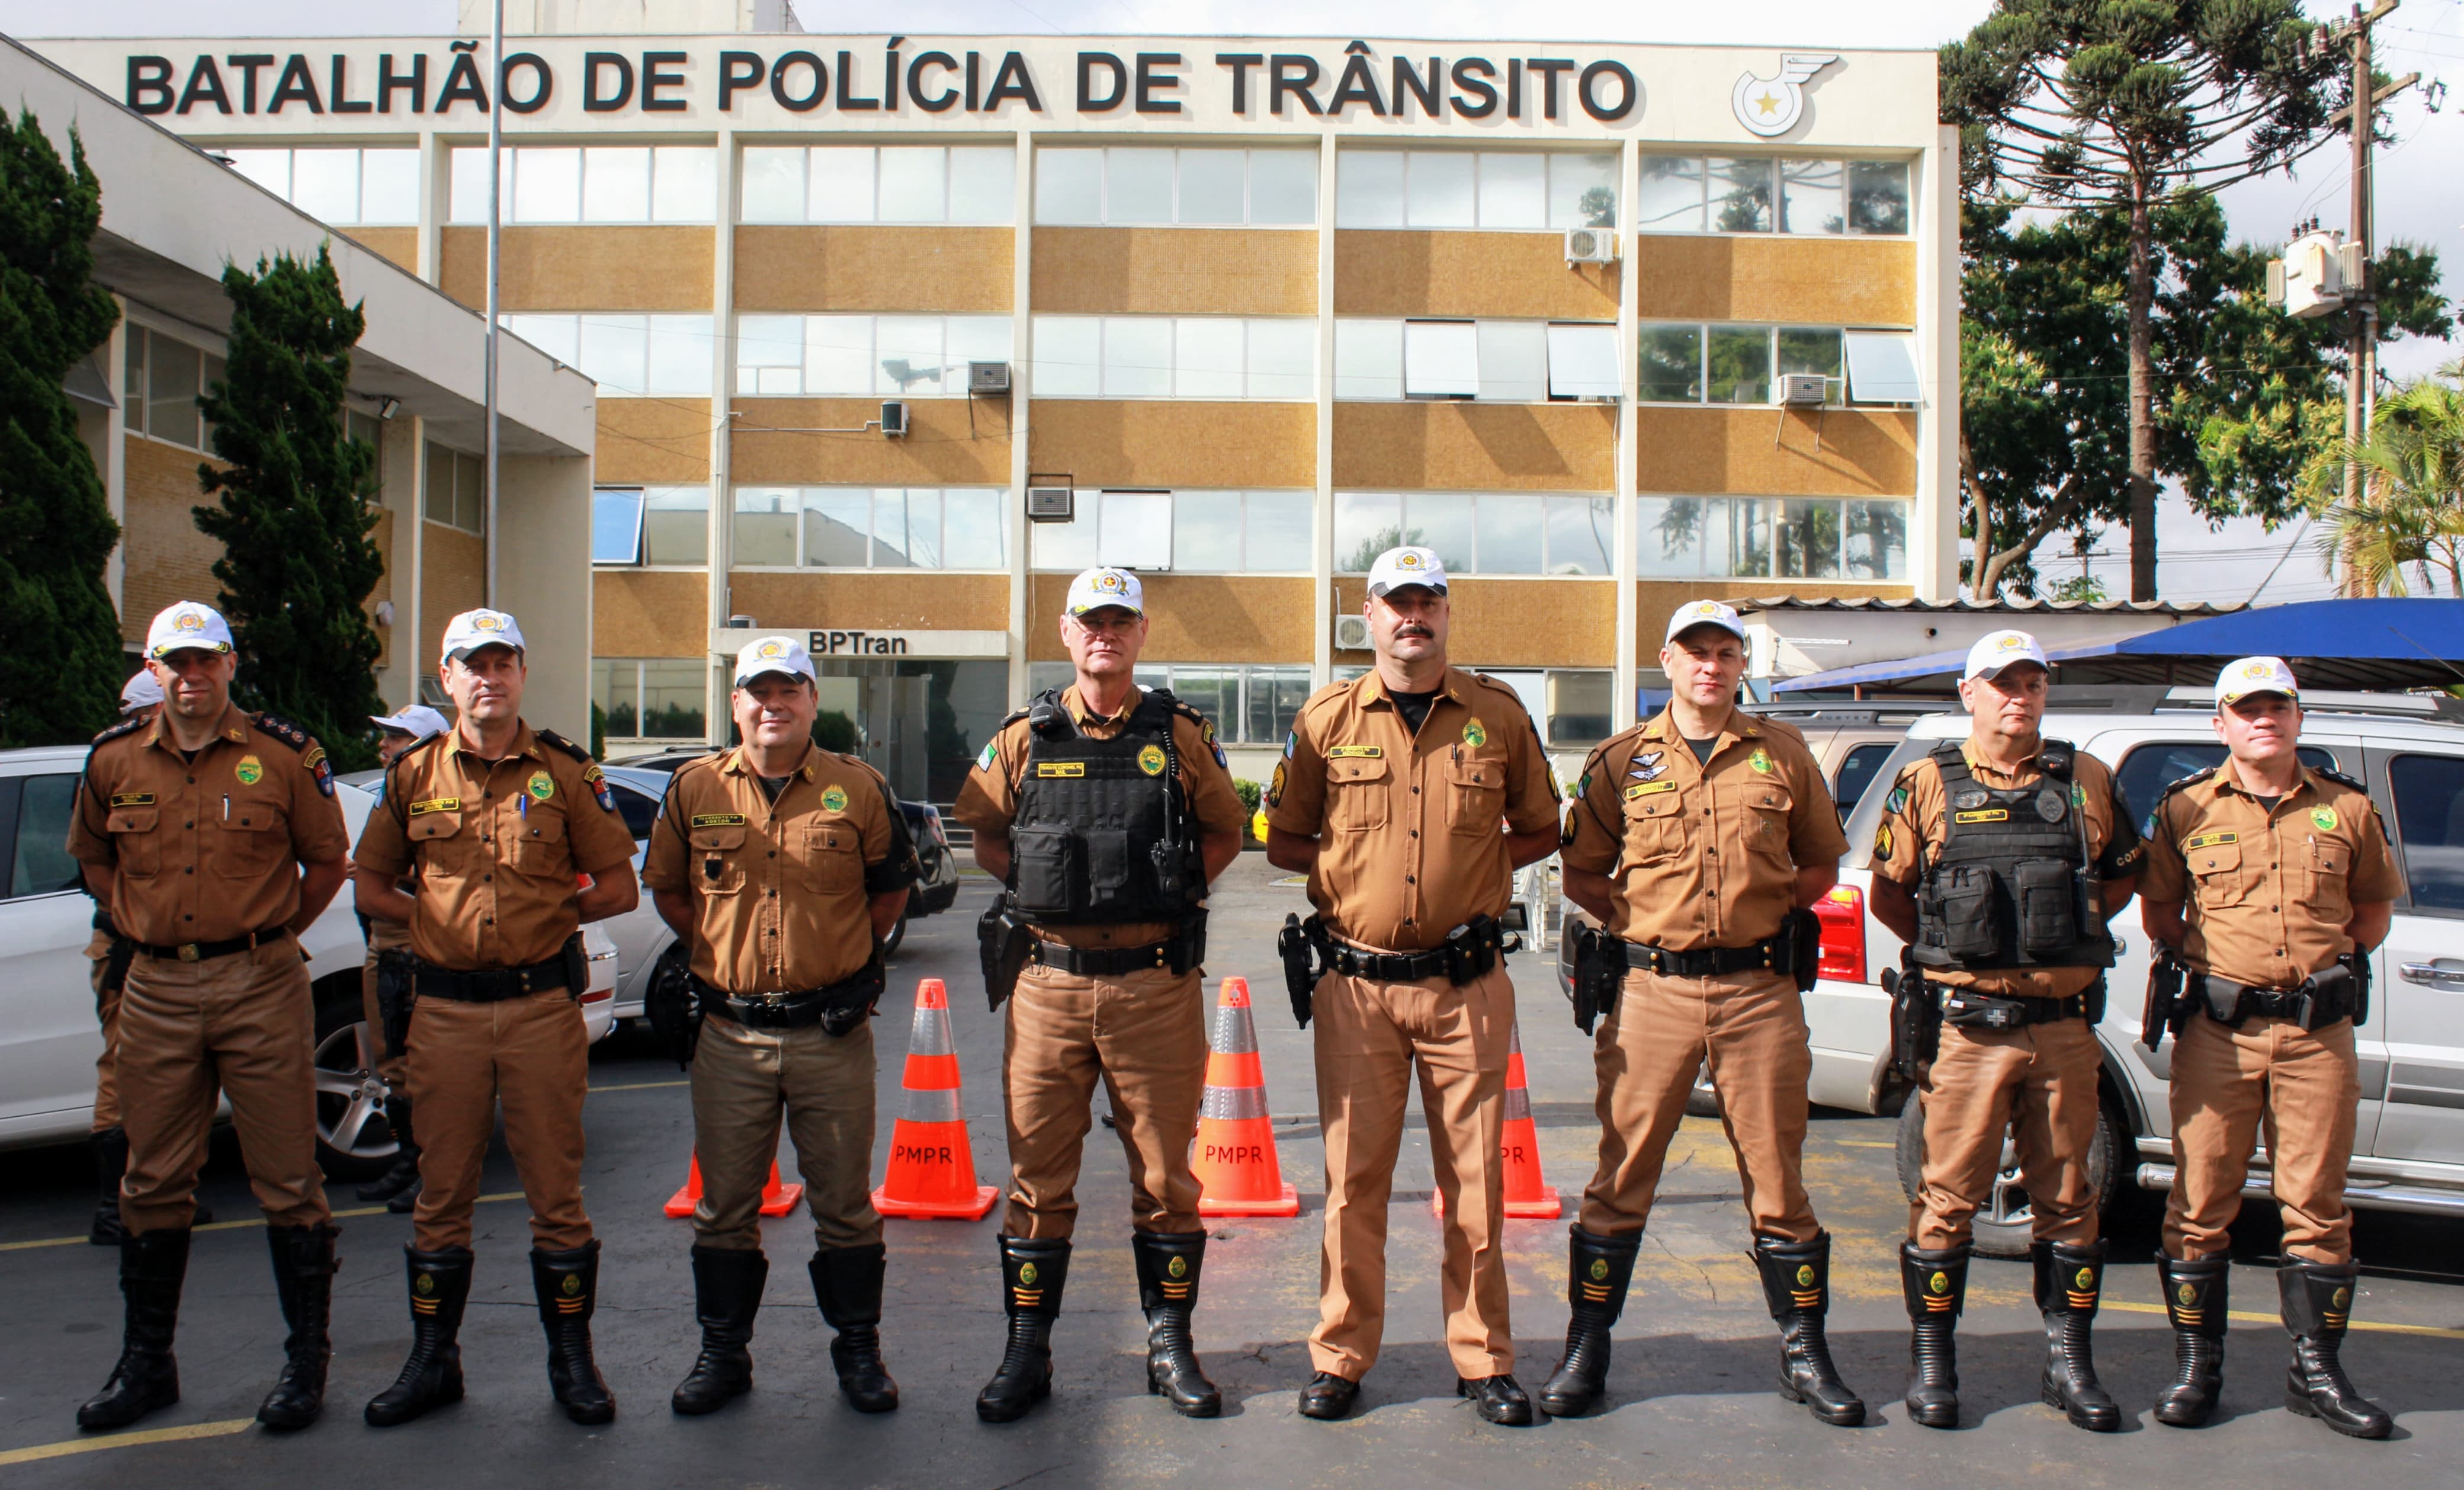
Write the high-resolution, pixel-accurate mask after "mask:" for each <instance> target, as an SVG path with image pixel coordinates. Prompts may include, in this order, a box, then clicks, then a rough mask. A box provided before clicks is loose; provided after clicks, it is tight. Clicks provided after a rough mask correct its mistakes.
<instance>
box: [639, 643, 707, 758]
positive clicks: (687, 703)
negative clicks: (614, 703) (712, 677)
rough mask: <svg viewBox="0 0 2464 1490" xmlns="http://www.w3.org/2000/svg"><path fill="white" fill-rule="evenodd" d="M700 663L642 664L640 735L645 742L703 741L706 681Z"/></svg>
mask: <svg viewBox="0 0 2464 1490" xmlns="http://www.w3.org/2000/svg"><path fill="white" fill-rule="evenodd" d="M706 672H707V669H706V668H705V667H704V666H703V664H701V663H699V662H686V661H655V662H644V663H643V664H642V736H643V738H644V739H648V740H699V739H701V738H702V699H703V690H704V689H705V688H707V687H708V686H709V679H708V678H705V677H704V676H703V675H704V674H705V673H706Z"/></svg>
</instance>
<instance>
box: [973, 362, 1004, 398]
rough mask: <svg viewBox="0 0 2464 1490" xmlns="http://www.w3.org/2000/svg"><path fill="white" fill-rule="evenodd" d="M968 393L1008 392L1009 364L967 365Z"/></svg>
mask: <svg viewBox="0 0 2464 1490" xmlns="http://www.w3.org/2000/svg"><path fill="white" fill-rule="evenodd" d="M967 391H968V392H970V393H1006V392H1008V391H1009V364H1007V363H1005V362H971V363H969V364H967Z"/></svg>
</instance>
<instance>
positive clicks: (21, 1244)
mask: <svg viewBox="0 0 2464 1490" xmlns="http://www.w3.org/2000/svg"><path fill="white" fill-rule="evenodd" d="M521 1198H522V1192H521V1191H520V1190H511V1191H508V1192H506V1193H505V1194H502V1195H482V1196H480V1197H479V1199H478V1202H477V1203H478V1204H480V1205H483V1206H484V1205H488V1204H490V1203H492V1202H495V1201H499V1200H519V1199H521ZM383 1214H385V1207H383V1206H361V1207H359V1208H358V1209H356V1210H352V1211H337V1212H333V1216H334V1219H335V1220H337V1221H345V1220H349V1219H350V1218H351V1217H353V1216H363V1215H383ZM264 1224H265V1216H264V1214H263V1213H262V1212H260V1213H258V1214H256V1215H253V1216H251V1217H249V1218H248V1219H246V1220H244V1221H214V1222H210V1223H209V1224H207V1225H205V1226H200V1227H198V1228H196V1230H198V1231H200V1232H238V1231H245V1230H247V1229H248V1228H250V1227H254V1226H263V1225H264ZM86 1242H87V1238H86V1237H83V1236H45V1237H42V1238H40V1239H38V1240H35V1241H13V1242H0V1252H32V1251H33V1250H34V1249H35V1248H37V1247H79V1246H83V1245H85V1244H86ZM7 1462H8V1460H6V1459H0V1464H5V1463H7Z"/></svg>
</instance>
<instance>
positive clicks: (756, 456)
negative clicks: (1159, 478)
mask: <svg viewBox="0 0 2464 1490" xmlns="http://www.w3.org/2000/svg"><path fill="white" fill-rule="evenodd" d="M881 402H882V401H881V400H880V399H877V398H739V399H737V401H736V411H737V415H738V417H737V420H736V430H735V434H734V435H733V436H732V438H733V440H734V442H735V443H734V446H733V448H732V452H731V456H730V460H729V468H730V470H731V472H732V473H733V475H734V478H735V480H736V482H737V484H738V485H753V486H759V485H764V484H776V485H782V486H789V485H793V486H805V485H811V486H828V485H839V484H856V485H878V486H1007V485H1008V484H1009V400H1007V399H1005V398H978V399H964V398H920V399H913V400H910V401H909V403H908V405H907V418H908V433H907V434H905V435H904V436H902V437H900V438H897V439H891V437H889V436H888V435H885V434H882V433H881V431H879V430H878V429H871V430H865V431H863V432H862V433H860V434H806V433H798V432H803V431H810V430H850V429H854V428H855V427H856V426H858V425H861V424H863V423H864V422H865V421H866V420H868V419H878V418H880V417H881ZM1045 407H1046V408H1048V407H1050V406H1048V405H1047V406H1045ZM1036 416H1037V421H1038V423H1039V425H1040V424H1041V422H1042V420H1043V419H1044V418H1045V413H1044V411H1043V410H1042V409H1039V410H1038V411H1037V413H1036ZM971 418H972V420H973V421H974V422H973V427H972V429H971V428H970V426H969V420H970V419H971Z"/></svg>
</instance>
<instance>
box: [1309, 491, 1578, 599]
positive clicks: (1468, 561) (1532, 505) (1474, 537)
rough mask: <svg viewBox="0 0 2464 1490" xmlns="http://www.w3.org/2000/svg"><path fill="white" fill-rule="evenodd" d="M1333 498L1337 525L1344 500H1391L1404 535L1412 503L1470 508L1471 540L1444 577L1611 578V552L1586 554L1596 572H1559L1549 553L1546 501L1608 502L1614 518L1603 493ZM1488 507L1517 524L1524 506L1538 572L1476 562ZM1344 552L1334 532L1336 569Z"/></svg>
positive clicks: (1352, 494) (1351, 494)
mask: <svg viewBox="0 0 2464 1490" xmlns="http://www.w3.org/2000/svg"><path fill="white" fill-rule="evenodd" d="M1334 497H1335V500H1336V503H1337V509H1336V510H1337V521H1340V513H1341V502H1342V500H1343V499H1345V498H1366V499H1369V500H1381V501H1395V502H1397V503H1398V506H1397V526H1398V527H1400V528H1401V529H1402V530H1403V531H1404V532H1406V533H1409V532H1410V531H1411V529H1412V527H1413V523H1412V506H1413V503H1414V502H1416V501H1430V500H1440V501H1447V502H1455V501H1463V502H1469V503H1470V504H1471V506H1470V516H1471V523H1470V528H1469V531H1470V535H1471V552H1470V553H1468V554H1463V555H1452V554H1448V555H1443V557H1444V558H1445V560H1446V563H1447V566H1448V572H1449V573H1456V574H1463V575H1470V576H1485V577H1493V578H1505V579H1543V578H1546V579H1565V580H1602V581H1606V580H1609V579H1612V578H1614V576H1615V574H1616V564H1615V560H1616V553H1615V551H1614V548H1613V547H1595V548H1594V549H1593V550H1591V552H1590V555H1589V556H1590V557H1591V558H1593V559H1594V560H1595V562H1597V563H1598V564H1600V565H1601V566H1602V567H1601V568H1600V569H1598V570H1597V571H1596V572H1593V573H1562V572H1559V571H1558V569H1557V566H1558V565H1559V564H1561V563H1564V562H1567V561H1566V560H1565V559H1563V558H1560V557H1559V556H1557V555H1554V554H1552V553H1551V551H1550V542H1549V508H1548V504H1549V503H1550V502H1552V501H1580V502H1587V503H1588V502H1600V501H1606V502H1609V503H1611V506H1610V513H1611V515H1612V518H1614V515H1615V512H1616V507H1615V498H1614V497H1613V496H1612V495H1611V494H1610V493H1607V492H1455V491H1429V490H1423V491H1404V492H1373V491H1355V490H1353V489H1351V488H1349V487H1347V488H1343V489H1341V490H1338V491H1337V492H1335V493H1334ZM1489 502H1497V503H1501V504H1504V505H1506V506H1507V508H1508V510H1509V512H1512V519H1509V520H1508V521H1511V520H1519V519H1520V518H1521V517H1522V516H1523V514H1522V513H1521V512H1519V511H1513V509H1515V508H1519V507H1520V506H1522V504H1524V503H1529V522H1530V523H1531V525H1532V526H1533V527H1534V528H1536V529H1537V531H1538V534H1539V540H1540V545H1539V546H1540V567H1538V568H1536V569H1491V568H1487V567H1484V565H1483V564H1482V562H1481V554H1480V533H1481V522H1482V509H1483V507H1484V505H1485V504H1486V503H1489ZM1344 548H1345V535H1344V534H1342V533H1341V532H1337V533H1336V534H1335V535H1334V551H1335V563H1336V564H1337V565H1338V566H1340V565H1341V564H1342V563H1343V561H1344V560H1345V559H1346V558H1348V557H1350V556H1349V555H1348V554H1347V553H1345V551H1344ZM1335 572H1336V573H1337V574H1357V573H1360V572H1362V571H1360V570H1358V569H1346V568H1341V567H1338V568H1337V569H1336V570H1335Z"/></svg>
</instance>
